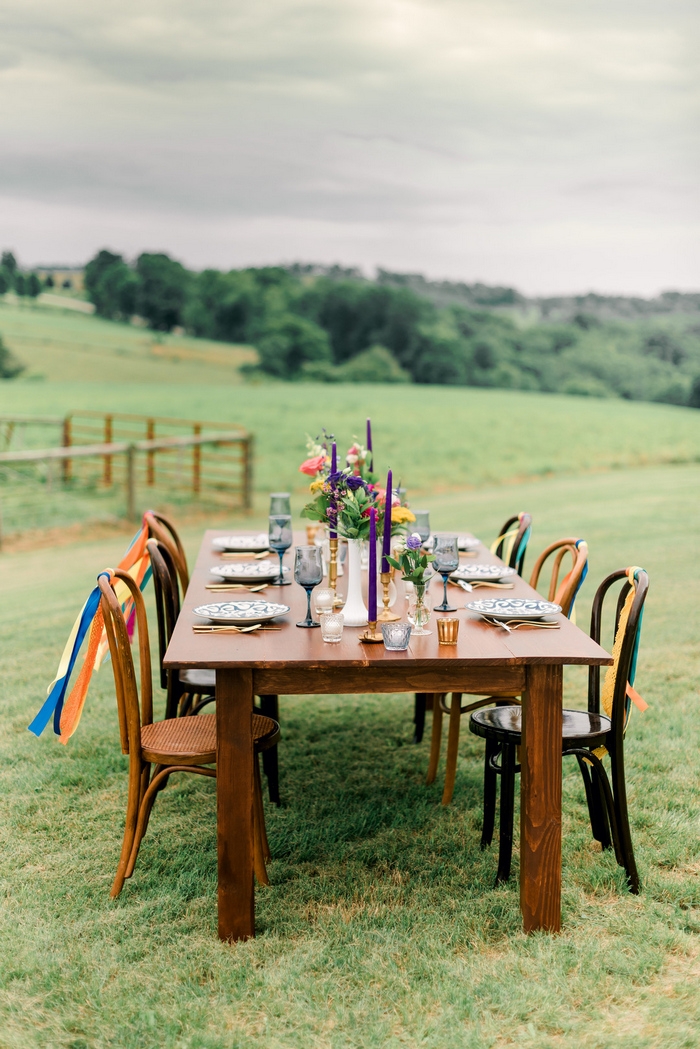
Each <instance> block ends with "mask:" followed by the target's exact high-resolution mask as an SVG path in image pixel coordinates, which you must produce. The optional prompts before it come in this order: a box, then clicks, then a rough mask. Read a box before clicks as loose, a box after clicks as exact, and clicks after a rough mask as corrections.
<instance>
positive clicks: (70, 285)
mask: <svg viewBox="0 0 700 1049" xmlns="http://www.w3.org/2000/svg"><path fill="white" fill-rule="evenodd" d="M35 272H36V273H37V274H38V275H39V277H40V278H41V280H42V281H45V280H46V278H47V277H48V276H50V277H51V278H52V280H53V286H54V288H55V289H56V291H60V290H61V289H62V288H65V289H66V290H69V289H70V290H71V291H83V290H84V288H85V270H84V269H82V267H78V266H75V267H72V266H38V267H37V269H36V271H35Z"/></svg>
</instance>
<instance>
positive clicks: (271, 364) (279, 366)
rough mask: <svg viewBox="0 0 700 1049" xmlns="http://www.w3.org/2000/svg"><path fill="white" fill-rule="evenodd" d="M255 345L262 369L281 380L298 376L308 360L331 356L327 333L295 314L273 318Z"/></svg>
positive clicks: (316, 360)
mask: <svg viewBox="0 0 700 1049" xmlns="http://www.w3.org/2000/svg"><path fill="white" fill-rule="evenodd" d="M256 348H257V351H258V355H259V357H260V365H261V367H262V369H263V370H264V371H266V372H268V374H270V375H276V376H278V377H279V378H280V379H295V378H298V377H299V375H300V373H301V370H302V367H303V365H304V364H306V363H307V362H309V361H315V362H319V361H328V362H330V361H331V359H332V355H331V347H330V342H329V340H328V335H327V334H326V332H325V331H323V329H322V328H320V327H319V326H318V324H314V322H313V321H309V320H306V318H304V317H295V316H294V315H293V314H288V315H287V316H285V317H282V318H280V319H278V320H274V321H272V322H271V323H270V325H269V326H268V327H267V329H266V330H265V332H264V333H263V335H261V337H260V338H259V339H258V341H257V343H256Z"/></svg>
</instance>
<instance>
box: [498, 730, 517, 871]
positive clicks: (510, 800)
mask: <svg viewBox="0 0 700 1049" xmlns="http://www.w3.org/2000/svg"><path fill="white" fill-rule="evenodd" d="M514 804H515V747H513V746H510V745H509V744H504V746H503V749H502V752H501V818H500V826H499V847H498V871H497V873H496V885H498V884H499V882H504V881H508V879H509V878H510V861H511V857H512V855H513V809H514Z"/></svg>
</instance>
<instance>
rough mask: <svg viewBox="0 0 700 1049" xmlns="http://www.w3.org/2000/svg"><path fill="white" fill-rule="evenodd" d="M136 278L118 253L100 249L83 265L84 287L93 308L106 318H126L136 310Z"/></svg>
mask: <svg viewBox="0 0 700 1049" xmlns="http://www.w3.org/2000/svg"><path fill="white" fill-rule="evenodd" d="M137 286H138V280H137V277H136V275H135V274H134V272H133V270H132V269H131V268H130V267H129V266H127V264H126V263H125V262H124V260H123V258H122V256H121V255H115V254H114V253H113V252H111V251H105V250H103V251H100V252H98V253H97V255H96V256H95V258H94V259H92V260H91V261H90V262H88V264H87V266H86V267H85V290H86V291H87V293H88V297H89V299H90V301H91V302H92V303H93V304H94V306H95V311H96V312H97V313H98V314H99V315H100V317H106V318H107V319H108V320H128V318H129V317H131V316H132V314H134V313H135V312H136V290H137Z"/></svg>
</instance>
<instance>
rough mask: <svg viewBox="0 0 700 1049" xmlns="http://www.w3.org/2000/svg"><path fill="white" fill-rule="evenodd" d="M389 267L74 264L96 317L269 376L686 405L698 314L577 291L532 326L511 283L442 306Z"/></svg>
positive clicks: (697, 345)
mask: <svg viewBox="0 0 700 1049" xmlns="http://www.w3.org/2000/svg"><path fill="white" fill-rule="evenodd" d="M399 276H400V275H396V274H390V273H388V272H385V271H379V273H378V277H377V279H375V280H368V279H366V278H364V277H363V276H362V275H361V274H360V273H358V272H357V271H355V270H343V269H341V268H339V267H335V268H332V269H327V270H325V271H324V270H323V269H319V268H313V267H304V266H292V267H282V266H275V267H269V266H268V267H258V268H247V269H240V270H230V271H228V272H223V271H220V270H215V269H206V270H203V271H201V272H197V273H195V272H192V271H190V270H188V269H186V268H185V267H184V266H182V265H181V264H180V263H179V262H177V261H176V260H175V259H172V258H170V257H169V256H168V255H165V254H162V253H143V254H141V255H139V257H138V258H137V259H136V260H135V261H134V262H133V263H129V262H127V261H126V260H125V259H124V258H123V257H122V256H121V255H118V254H115V253H113V252H110V251H107V250H102V251H100V252H98V253H97V254H96V255H95V257H94V258H93V259H91V261H90V262H89V263H88V264H87V266H86V269H85V288H86V291H87V294H88V296H89V298H90V300H91V301H92V302H93V303H94V305H95V309H96V312H97V313H98V314H99V315H100V316H102V317H106V318H109V319H111V320H121V321H128V320H129V319H130V318H132V317H133V316H134V315H137V316H139V317H141V318H143V319H144V320H145V322H146V323H147V324H148V325H149V326H150V327H151V328H152V329H154V330H156V331H163V332H166V331H172V330H173V329H174V328H175V329H177V328H181V329H183V330H186V331H188V332H189V333H191V334H193V335H197V336H201V337H205V338H209V339H216V340H221V341H225V342H232V343H239V344H240V343H245V344H248V345H252V346H254V347H255V348H256V349H257V351H258V356H259V363H258V364H257V365H249V366H247V370H248V371H252V372H257V373H258V374H260V375H268V376H271V377H274V378H277V379H285V380H297V381H298V380H313V381H323V382H340V381H343V382H348V381H357V382H362V381H364V382H415V383H437V384H445V385H465V386H477V387H499V388H512V389H520V390H542V391H547V392H553V393H554V392H556V393H571V394H579V395H589V396H599V397H611V396H612V397H622V398H626V399H631V400H655V401H662V402H667V403H671V404H679V405H688V404H691V405H693V406H695V407H700V325H699V324H698V318H697V317H693V315H692V313H688V314H686V313H679V314H678V315H677V316H676V315H674V316H673V317H672V318H670V319H669V318H667V317H662V316H656V315H651V316H647V315H644V316H642V317H641V318H638V319H635V320H629V319H624V318H602V319H601V317H600V316H599V315H598V314H597V313H596V312H595V311H593V312H585V311H583V310H582V309H581V308H580V307H581V304H582V303H585V302H586V301H587V300H585V299H578V300H572V304H571V309H570V311H569V312H568V314H567V313H566V312H565V311H564V312H562V310H561V309H560V310H559V311H558V313H557V319H556V320H544V321H543V320H541V319H540V320H539V321H537V322H534V323H532V322H530V321H526V320H524V319H523V316H522V315H521V313H520V314H519V313H518V310H522V306H523V303H524V302H525V301H526V300H524V299H523V297H522V296H520V295H518V293H517V292H514V291H513V290H512V289H507V288H505V289H504V288H498V289H490V290H489V289H487V288H485V286H483V285H472V286H466V285H464V286H461V285H460V289H461V291H460V294H461V295H462V301H465V299H464V296H465V295H466V294H467V291H468V294H469V295H470V296H471V299H470V301H472V302H475V301H477V299H478V301H486V302H488V303H489V304H490V305H491V308H484V307H479V306H474V305H472V306H468V305H462V304H460V303H459V302H454V301H453V302H450V303H448V304H447V305H445V304H441V303H444V298H443V299H440V298H439V297H438V298H437V301H436V296H434V295H432V294H430V295H427V294H420V293H419V290H420V289H421V281H422V278H420V279H418V278H417V277H416V276H411V275H408V277H407V279H406V280H404V281H401V280H399V279H398V277H399ZM423 285H425V287H428V282H425V281H423ZM465 288H466V289H467V291H464V289H465ZM444 290H445V289H444V285H443V286H441V288H440V291H441V294H444ZM696 298H697V297H696ZM510 307H512V309H509V308H510ZM688 308H689V309H691V308H694V309H695V311H696V312H697V309H698V306H697V304H696V303H695V302H693V303H692V305H691V306H690V307H688Z"/></svg>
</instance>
